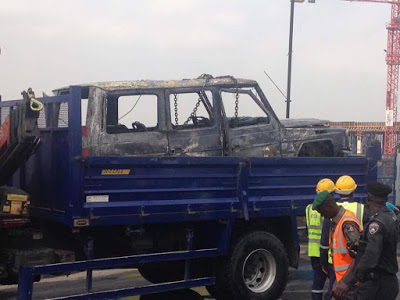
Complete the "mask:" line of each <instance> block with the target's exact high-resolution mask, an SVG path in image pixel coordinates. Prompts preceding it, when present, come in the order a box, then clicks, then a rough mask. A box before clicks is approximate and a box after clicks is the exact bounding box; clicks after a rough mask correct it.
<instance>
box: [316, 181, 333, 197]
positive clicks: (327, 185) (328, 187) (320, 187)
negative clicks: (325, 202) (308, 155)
mask: <svg viewBox="0 0 400 300" xmlns="http://www.w3.org/2000/svg"><path fill="white" fill-rule="evenodd" d="M334 190H335V184H334V183H333V181H332V180H330V179H329V178H324V179H321V180H320V181H319V182H318V184H317V188H316V189H315V191H316V192H317V194H319V193H321V192H322V191H328V192H329V193H332V192H333V191H334Z"/></svg>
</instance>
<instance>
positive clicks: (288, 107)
mask: <svg viewBox="0 0 400 300" xmlns="http://www.w3.org/2000/svg"><path fill="white" fill-rule="evenodd" d="M290 2H291V3H290V29H289V56H288V78H287V93H286V97H287V99H286V119H289V117H290V102H291V97H290V90H291V84H292V53H293V22H294V2H295V0H290Z"/></svg>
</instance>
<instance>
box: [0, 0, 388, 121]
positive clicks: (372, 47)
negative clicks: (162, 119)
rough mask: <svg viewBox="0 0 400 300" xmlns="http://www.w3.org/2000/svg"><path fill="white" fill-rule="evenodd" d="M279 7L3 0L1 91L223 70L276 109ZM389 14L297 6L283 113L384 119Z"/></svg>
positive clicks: (340, 5) (185, 1)
mask: <svg viewBox="0 0 400 300" xmlns="http://www.w3.org/2000/svg"><path fill="white" fill-rule="evenodd" d="M306 1H307V0H306ZM289 13H290V1H289V0H264V1H261V0H246V1H237V0H230V1H228V0H218V1H217V0H214V1H211V0H197V1H195V0H193V1H191V0H154V1H152V0H146V1H144V0H143V1H134V0H126V1H122V0H114V1H104V0H91V1H89V0H87V1H83V0H81V1H73V0H69V1H65V0H63V1H61V0H60V1H55V0H47V1H46V0H43V1H41V0H35V1H32V0H26V1H19V0H3V1H2V2H1V5H0V47H1V55H0V94H1V95H2V97H3V99H16V98H19V97H20V92H21V91H22V90H23V89H26V88H28V87H32V88H33V89H34V90H35V91H36V93H37V94H38V93H39V92H40V93H41V92H42V91H46V92H50V91H51V90H52V89H54V88H57V87H61V86H66V85H70V84H78V83H86V82H93V81H109V80H137V79H182V78H194V77H197V76H199V75H200V74H202V73H209V74H213V75H214V76H219V75H227V74H229V75H233V76H235V77H238V78H249V79H255V80H257V81H258V82H259V84H260V85H261V87H262V88H263V90H264V92H265V94H266V95H267V97H268V99H269V101H270V103H271V105H272V106H273V108H274V109H275V111H276V112H277V114H278V116H279V117H280V118H284V117H285V103H284V99H283V97H282V96H281V95H280V94H279V92H278V91H277V90H276V88H275V87H274V86H273V85H272V84H271V82H270V81H269V80H268V78H267V77H266V76H265V75H264V73H263V71H264V70H266V71H267V72H268V73H269V74H270V76H272V78H273V79H274V80H275V81H276V83H277V84H278V85H279V86H280V87H281V88H282V89H283V90H284V91H285V93H286V80H287V53H288V33H289ZM389 19H390V5H388V4H370V3H357V2H344V1H340V0H316V3H315V4H309V3H306V2H305V3H300V4H296V12H295V33H294V56H293V79H292V80H293V85H292V99H293V103H292V109H291V117H294V118H306V117H317V118H321V119H330V120H333V121H383V120H384V116H385V91H386V69H387V68H386V63H385V53H384V49H385V48H386V44H387V31H386V29H385V25H386V23H387V22H388V21H389Z"/></svg>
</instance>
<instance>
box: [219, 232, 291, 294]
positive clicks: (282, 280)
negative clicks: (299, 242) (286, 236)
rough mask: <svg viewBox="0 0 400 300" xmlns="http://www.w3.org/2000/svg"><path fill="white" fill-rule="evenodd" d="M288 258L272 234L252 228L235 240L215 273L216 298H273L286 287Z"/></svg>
mask: <svg viewBox="0 0 400 300" xmlns="http://www.w3.org/2000/svg"><path fill="white" fill-rule="evenodd" d="M288 270H289V261H288V257H287V254H286V250H285V248H284V246H283V245H282V243H281V242H280V240H279V239H278V238H276V237H275V236H274V235H272V234H270V233H267V232H263V231H255V232H249V233H247V234H245V235H243V236H242V237H240V238H239V239H238V241H237V242H236V243H235V245H234V246H233V247H232V249H231V251H230V253H229V255H228V257H226V258H225V259H224V262H223V263H222V264H221V265H220V266H219V268H218V270H217V272H216V277H217V278H216V286H215V289H214V288H212V289H211V290H212V291H213V292H216V295H215V296H217V299H218V296H219V297H220V299H222V300H225V299H227V298H226V297H229V296H230V295H231V296H232V297H231V299H232V298H233V299H240V300H274V299H278V298H279V297H280V296H281V295H282V292H283V290H284V289H285V286H286V283H287V280H288Z"/></svg>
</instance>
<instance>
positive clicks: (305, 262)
mask: <svg viewBox="0 0 400 300" xmlns="http://www.w3.org/2000/svg"><path fill="white" fill-rule="evenodd" d="M85 276H86V274H85V273H77V274H73V275H71V276H68V277H67V276H58V277H53V278H46V279H43V280H41V281H40V282H38V283H35V284H34V292H33V299H48V298H50V297H51V298H54V297H62V296H68V295H72V294H79V293H84V292H85ZM312 277H313V273H312V269H311V264H310V261H309V259H308V257H307V255H306V253H305V247H302V251H301V258H300V266H299V269H297V270H295V269H290V273H289V283H288V285H287V287H286V290H285V292H284V293H283V295H282V298H281V299H282V300H300V299H310V298H311V294H310V293H311V292H310V291H311V285H312ZM146 283H147V282H146V280H144V279H143V278H142V277H141V276H140V274H139V273H138V272H137V270H134V269H121V270H103V271H94V280H93V287H94V291H101V290H110V289H118V288H126V287H132V286H141V285H144V284H146ZM194 291H195V292H196V293H193V294H194V295H196V297H182V296H178V295H177V297H176V299H177V300H181V299H182V300H195V299H196V300H197V299H204V300H211V299H213V298H212V297H210V296H209V294H208V293H207V291H206V289H205V288H198V289H194ZM199 295H201V297H199ZM0 299H1V300H11V299H17V286H15V285H12V286H0ZM139 299H141V300H146V299H145V297H142V298H140V297H129V298H124V300H139ZM155 299H159V300H165V296H163V295H160V296H159V297H153V298H151V300H155ZM397 299H398V300H400V296H399V297H398V298H397Z"/></svg>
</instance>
